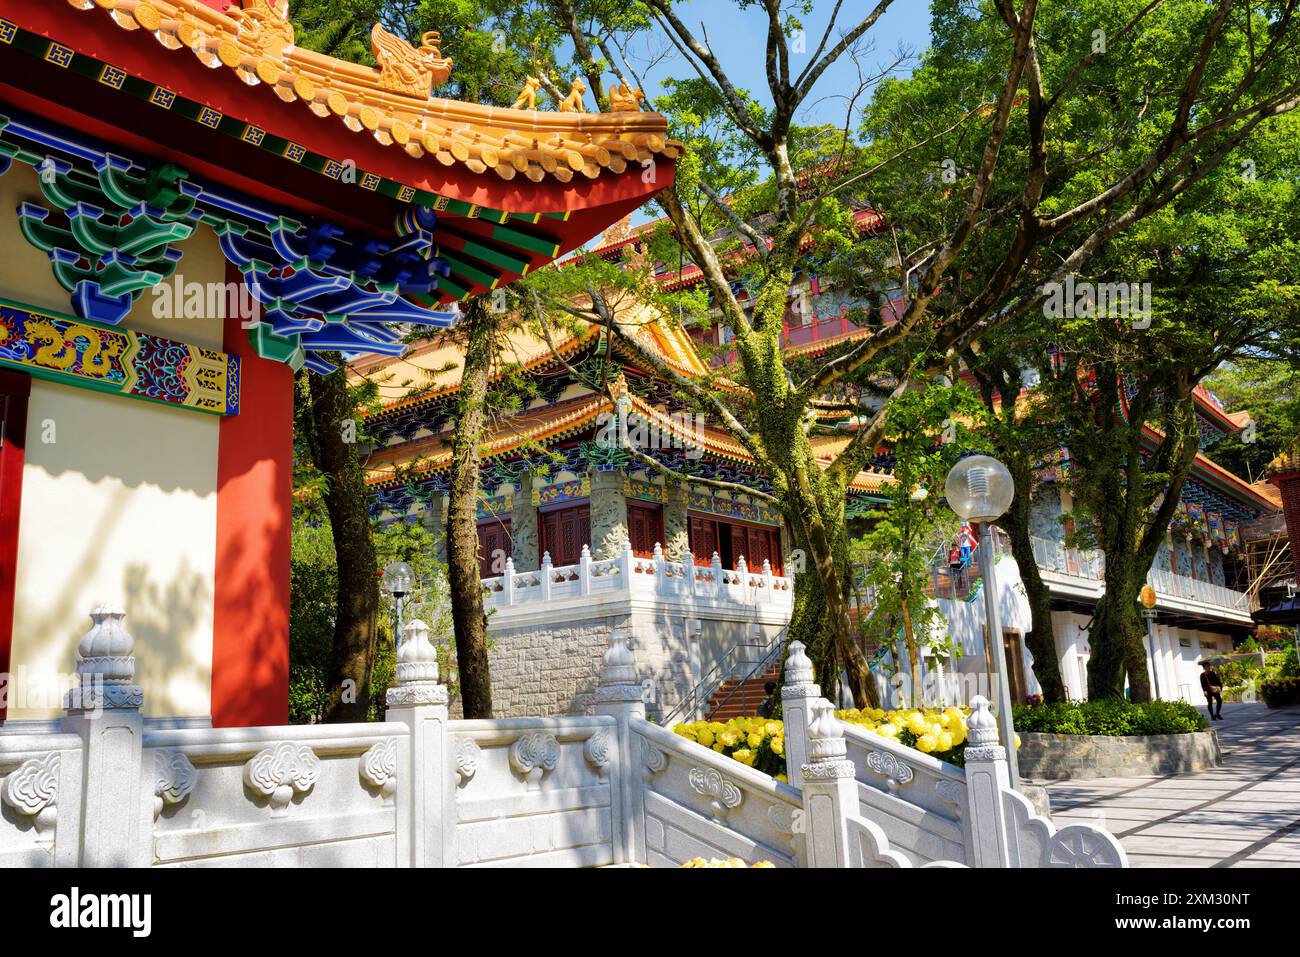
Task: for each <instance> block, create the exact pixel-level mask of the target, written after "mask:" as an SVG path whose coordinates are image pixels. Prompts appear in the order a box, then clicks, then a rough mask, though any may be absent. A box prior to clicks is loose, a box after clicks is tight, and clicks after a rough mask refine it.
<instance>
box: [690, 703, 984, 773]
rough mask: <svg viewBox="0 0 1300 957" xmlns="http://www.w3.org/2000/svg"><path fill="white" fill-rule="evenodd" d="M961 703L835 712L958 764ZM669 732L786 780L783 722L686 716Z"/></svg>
mask: <svg viewBox="0 0 1300 957" xmlns="http://www.w3.org/2000/svg"><path fill="white" fill-rule="evenodd" d="M968 713H969V712H968V710H967V709H965V708H956V707H953V708H942V709H940V708H907V709H904V710H898V711H883V710H881V709H880V708H863V709H861V710H859V709H857V708H849V709H847V710H844V711H837V712H835V716H836V717H837V718H839V719H840V720H841V721H844V722H846V723H848V724H852V725H855V726H856V727H859V728H862V729H863V730H865V731H868V732H870V733H871V734H875V735H879V736H880V737H882V738H888V739H889V740H891V741H894V742H896V743H898V744H901V745H904V746H905V747H909V748H915V749H916V750H918V751H922V752H924V753H925V754H929V755H932V756H933V757H936V758H938V759H939V760H941V761H947V762H948V763H949V764H954V765H956V766H957V767H961V766H962V764H963V760H964V756H965V753H966V716H967V714H968ZM673 733H674V734H680V735H681V736H682V737H683V738H687V739H689V740H691V741H694V742H695V743H696V744H702V745H704V746H705V747H706V748H712V749H713V750H714V751H717V752H718V753H719V754H725V755H726V756H727V757H729V758H734V759H735V760H737V761H739V762H740V763H741V764H744V765H746V766H748V767H751V768H754V769H756V770H758V771H762V772H763V773H764V774H770V775H772V776H773V777H774V778H776V779H777V780H778V781H784V780H786V767H785V725H784V724H783V723H782V722H780V721H778V720H776V719H774V718H732V719H731V720H730V721H726V722H722V721H691V722H687V723H683V724H679V725H676V726H674V727H673Z"/></svg>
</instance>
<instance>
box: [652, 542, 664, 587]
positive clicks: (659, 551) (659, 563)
mask: <svg viewBox="0 0 1300 957" xmlns="http://www.w3.org/2000/svg"><path fill="white" fill-rule="evenodd" d="M650 557H651V559H652V560H653V561H654V565H655V591H657V592H658V593H659V594H661V595H662V594H664V593H665V592H666V591H667V587H666V586H667V584H668V579H666V578H664V549H663V546H662V545H660V544H659V543H658V542H655V547H654V551H653V552H651V555H650Z"/></svg>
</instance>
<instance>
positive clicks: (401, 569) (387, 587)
mask: <svg viewBox="0 0 1300 957" xmlns="http://www.w3.org/2000/svg"><path fill="white" fill-rule="evenodd" d="M414 583H415V569H413V568H412V567H411V566H410V565H408V564H406V562H389V563H388V564H387V565H385V566H384V591H386V592H388V594H390V595H392V596H393V597H394V598H405V597H406V596H407V595H409V594H410V593H411V586H412V585H414Z"/></svg>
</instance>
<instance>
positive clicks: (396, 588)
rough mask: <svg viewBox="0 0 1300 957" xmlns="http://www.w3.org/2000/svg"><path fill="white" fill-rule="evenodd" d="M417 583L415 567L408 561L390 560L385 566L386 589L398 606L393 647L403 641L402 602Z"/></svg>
mask: <svg viewBox="0 0 1300 957" xmlns="http://www.w3.org/2000/svg"><path fill="white" fill-rule="evenodd" d="M414 583H415V569H413V568H412V567H411V566H410V565H408V564H406V562H389V563H388V564H387V565H385V566H384V591H386V592H388V594H390V595H391V596H392V597H393V604H394V605H395V606H396V608H397V627H396V629H395V630H394V631H393V648H394V649H396V648H397V647H398V646H399V645H400V644H401V643H402V602H403V600H404V599H405V598H406V596H407V595H409V594H410V593H411V588H412V586H413V585H414Z"/></svg>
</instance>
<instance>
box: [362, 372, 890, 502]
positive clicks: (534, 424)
mask: <svg viewBox="0 0 1300 957" xmlns="http://www.w3.org/2000/svg"><path fill="white" fill-rule="evenodd" d="M622 401H625V402H627V403H628V407H627V412H628V414H629V415H632V416H636V417H638V418H640V419H642V420H644V421H645V422H646V423H647V424H651V425H653V426H654V427H655V428H657V429H658V430H659V431H660V433H661V434H663V435H670V436H672V437H674V439H675V440H676V441H677V442H678V443H679V444H680V446H681V447H683V448H695V449H698V450H699V451H700V452H701V453H703V455H704V456H706V457H707V458H709V459H711V460H718V461H728V462H732V463H736V464H738V465H741V466H753V465H754V462H753V459H752V458H751V457H750V455H749V453H748V452H746V451H745V449H744V447H743V446H742V445H741V444H740V443H739V442H737V441H736V440H735V439H734V438H732V437H731V435H730V434H729V433H728V432H726V430H724V429H719V428H717V427H714V426H709V425H705V426H704V427H703V429H701V430H698V431H697V430H695V429H693V428H687V427H685V423H684V422H683V420H682V419H681V418H680V417H677V416H672V415H667V414H665V413H664V412H662V411H660V410H659V409H656V408H654V407H652V406H650V405H649V404H648V403H646V402H644V401H643V400H641V399H639V398H638V397H636V396H634V395H630V394H629V395H627V396H625V397H624V399H623V400H622ZM613 411H614V404H613V403H612V402H611V401H610V400H609V399H608V398H606V397H604V396H600V395H596V394H594V393H588V394H586V395H581V396H577V397H574V398H571V399H565V400H563V401H560V402H556V403H553V404H550V405H545V406H542V407H539V408H536V409H530V410H528V411H527V412H524V413H522V414H520V415H516V416H512V417H510V418H509V419H506V420H502V421H500V422H498V423H496V424H495V425H494V426H493V428H492V429H491V431H490V434H489V435H488V436H487V437H486V438H485V439H484V442H483V458H484V460H485V461H486V460H491V459H495V458H502V457H508V456H509V455H511V454H512V453H516V452H519V451H521V450H523V449H525V448H527V447H530V446H551V445H556V444H558V443H560V442H563V441H566V440H569V439H572V438H574V437H576V436H579V435H582V434H584V433H586V432H588V431H590V430H591V429H593V428H595V427H596V426H598V425H599V420H600V418H601V416H602V415H609V414H610V413H612V412H613ZM454 435H455V428H454V425H453V426H452V427H450V428H447V429H445V430H443V431H441V432H439V433H438V434H435V435H430V436H426V437H424V438H421V439H416V440H415V441H412V442H404V443H402V444H400V445H393V446H389V447H387V448H383V449H379V450H378V451H376V452H375V453H373V454H372V455H371V456H370V457H369V459H367V461H366V468H367V470H368V473H369V475H368V479H367V481H368V484H370V485H372V486H376V487H378V486H384V485H388V484H392V483H394V482H395V483H397V484H404V483H406V482H409V481H411V480H413V479H418V478H420V477H423V476H427V475H429V474H432V473H434V472H439V471H442V470H444V469H446V468H448V467H449V466H450V465H451V447H452V439H453V437H454ZM847 441H848V439H847V438H845V439H842V440H841V439H838V438H835V437H831V438H829V439H826V440H819V441H817V442H815V443H814V452H815V454H816V455H817V458H818V461H819V462H821V463H822V464H823V465H829V464H830V462H831V460H832V458H833V456H834V453H835V452H837V451H838V450H839V448H842V446H843V444H844V443H847ZM630 464H631V467H632V468H636V467H637V466H636V463H635V462H632V463H630ZM399 469H400V471H399ZM892 481H893V477H892V476H891V475H890V474H888V473H887V472H885V471H883V470H873V471H864V472H861V473H859V474H858V476H857V478H856V479H855V480H854V481H853V482H852V483H851V485H850V488H851V490H852V491H855V492H860V493H861V492H871V491H876V490H879V489H880V488H881V487H883V486H884V485H887V484H889V483H891V482H892Z"/></svg>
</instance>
